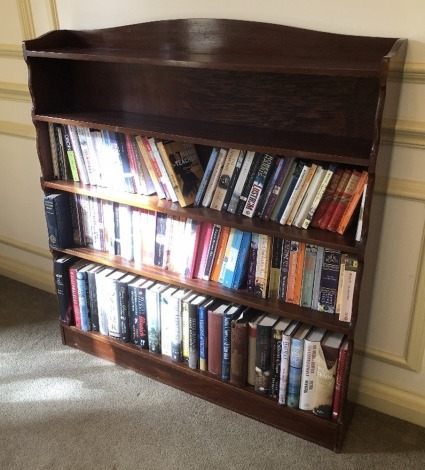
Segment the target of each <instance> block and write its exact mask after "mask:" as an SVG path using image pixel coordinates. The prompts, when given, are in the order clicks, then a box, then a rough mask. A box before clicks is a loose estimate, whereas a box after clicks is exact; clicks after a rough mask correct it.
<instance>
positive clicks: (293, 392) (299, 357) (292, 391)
mask: <svg viewBox="0 0 425 470" xmlns="http://www.w3.org/2000/svg"><path fill="white" fill-rule="evenodd" d="M303 353H304V340H299V339H295V338H292V340H291V352H290V356H289V357H290V360H289V361H290V362H289V375H288V386H287V387H288V388H287V397H286V401H287V405H288V406H290V407H291V408H298V405H299V401H300V390H301V373H302V365H303Z"/></svg>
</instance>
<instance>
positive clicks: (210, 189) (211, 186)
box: [202, 148, 228, 207]
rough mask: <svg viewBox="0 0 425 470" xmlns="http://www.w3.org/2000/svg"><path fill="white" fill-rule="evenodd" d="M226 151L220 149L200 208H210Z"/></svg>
mask: <svg viewBox="0 0 425 470" xmlns="http://www.w3.org/2000/svg"><path fill="white" fill-rule="evenodd" d="M227 153H228V150H227V149H223V148H222V149H220V151H219V153H218V157H217V162H216V164H215V166H214V169H213V171H212V173H211V178H210V180H209V182H208V185H207V188H206V190H205V194H204V197H203V198H202V206H203V207H210V205H211V203H212V200H213V197H214V194H215V190H216V189H217V185H218V181H219V179H220V175H221V172H222V171H223V166H224V163H225V161H226V158H227Z"/></svg>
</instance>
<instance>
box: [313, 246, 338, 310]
mask: <svg viewBox="0 0 425 470" xmlns="http://www.w3.org/2000/svg"><path fill="white" fill-rule="evenodd" d="M340 265H341V252H340V251H339V250H333V249H331V248H325V249H324V252H323V265H322V273H321V276H320V288H319V300H318V310H319V311H320V312H327V313H332V314H334V313H335V307H336V298H337V292H338V281H339V270H340Z"/></svg>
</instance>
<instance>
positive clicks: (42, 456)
mask: <svg viewBox="0 0 425 470" xmlns="http://www.w3.org/2000/svg"><path fill="white" fill-rule="evenodd" d="M56 316H57V315H56V300H55V298H54V296H53V295H51V294H48V293H46V292H43V291H40V290H37V289H34V288H32V287H29V286H26V285H24V284H20V283H17V282H15V281H12V280H10V279H7V278H5V277H2V276H0V358H1V361H0V469H1V470H9V469H13V470H15V469H16V470H21V469H25V470H26V469H31V470H38V469H52V470H61V469H77V470H79V469H87V470H89V469H104V470H107V469H136V468H137V469H142V470H143V469H156V470H162V469H172V470H179V469H185V470H191V469H197V470H198V469H205V470H212V469H232V470H233V469H235V470H236V469H282V468H293V469H312V468H314V469H326V470H327V469H345V470H349V469H403V470H410V469H422V468H424V467H425V429H423V428H420V427H417V426H414V425H411V424H408V423H405V422H403V421H401V420H398V419H395V418H391V417H388V416H386V415H383V414H381V413H377V412H374V411H372V410H368V409H367V408H364V407H360V406H359V407H356V410H355V414H354V418H353V422H352V425H351V427H350V429H349V432H348V435H347V437H346V440H345V444H344V446H343V449H342V453H341V454H334V453H333V452H331V451H329V450H326V449H323V448H321V447H319V446H317V445H315V444H312V443H309V442H306V441H303V440H301V439H299V438H296V437H294V436H291V435H289V434H286V433H284V432H281V431H278V430H276V429H274V428H271V427H268V426H266V425H263V424H261V423H258V422H256V421H253V420H251V419H248V418H245V417H243V416H239V415H237V414H235V413H232V412H230V411H228V410H225V409H222V408H220V407H218V406H215V405H212V404H210V403H207V402H205V401H204V400H201V399H198V398H195V397H192V396H189V395H187V394H185V393H182V392H180V391H178V390H174V389H172V388H170V387H168V386H165V385H162V384H160V383H157V382H154V381H152V380H150V379H147V378H145V377H143V376H141V375H139V374H136V373H133V372H131V371H128V370H125V369H123V368H121V367H117V366H114V365H111V364H109V363H107V362H105V361H103V360H100V359H98V358H96V357H93V356H90V355H87V354H85V353H82V352H79V351H76V350H74V349H72V348H68V347H65V346H62V344H61V342H60V335H59V329H58V325H57V321H56Z"/></svg>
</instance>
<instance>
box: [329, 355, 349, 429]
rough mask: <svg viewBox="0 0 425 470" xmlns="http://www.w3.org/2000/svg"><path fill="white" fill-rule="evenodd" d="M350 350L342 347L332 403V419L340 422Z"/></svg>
mask: <svg viewBox="0 0 425 470" xmlns="http://www.w3.org/2000/svg"><path fill="white" fill-rule="evenodd" d="M347 356H348V350H347V349H345V348H343V347H341V348H340V349H339V354H338V364H337V369H336V377H335V389H334V395H333V402H332V419H333V420H335V421H338V420H339V417H340V414H341V406H342V394H343V390H344V386H346V385H345V384H344V377H345V368H346V367H347Z"/></svg>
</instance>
